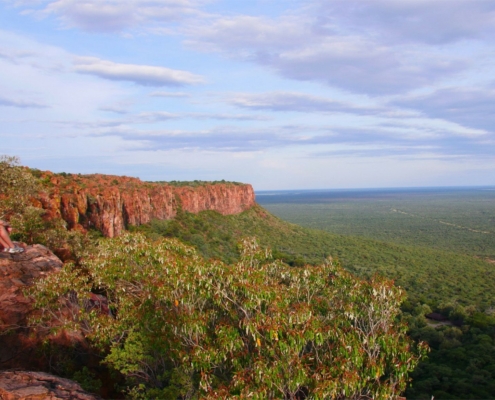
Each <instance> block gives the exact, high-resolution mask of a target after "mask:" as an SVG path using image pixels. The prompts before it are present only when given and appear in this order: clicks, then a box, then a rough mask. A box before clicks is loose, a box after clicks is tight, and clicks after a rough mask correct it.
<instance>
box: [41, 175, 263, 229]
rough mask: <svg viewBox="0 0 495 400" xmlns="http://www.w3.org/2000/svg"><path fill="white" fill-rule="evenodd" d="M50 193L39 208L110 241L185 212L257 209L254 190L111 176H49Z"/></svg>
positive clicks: (209, 184)
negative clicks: (129, 229)
mask: <svg viewBox="0 0 495 400" xmlns="http://www.w3.org/2000/svg"><path fill="white" fill-rule="evenodd" d="M44 181H45V183H46V187H47V191H46V193H43V194H42V195H41V196H40V204H39V206H41V207H43V208H44V209H45V210H47V211H48V215H49V216H60V217H62V218H63V219H64V220H65V221H66V222H67V223H68V227H69V228H70V229H84V230H87V229H91V228H94V229H97V230H100V231H101V232H102V233H103V234H104V235H105V236H108V237H113V236H117V235H119V234H121V233H122V231H124V230H125V229H126V227H128V226H129V225H141V224H145V223H148V222H150V221H151V220H152V219H161V220H167V219H172V218H174V217H175V215H176V214H177V212H178V210H179V209H182V210H184V211H188V212H191V213H198V212H201V211H206V210H214V211H217V212H219V213H221V214H223V215H230V214H237V213H240V212H242V211H245V210H247V209H249V208H251V207H252V206H254V205H255V195H254V191H253V188H252V187H251V185H245V184H237V183H228V182H225V183H202V184H199V185H194V186H174V185H170V184H167V183H151V182H143V181H141V180H139V179H137V178H129V177H120V176H111V175H98V174H97V175H65V176H64V175H60V174H58V175H56V174H52V173H45V175H44Z"/></svg>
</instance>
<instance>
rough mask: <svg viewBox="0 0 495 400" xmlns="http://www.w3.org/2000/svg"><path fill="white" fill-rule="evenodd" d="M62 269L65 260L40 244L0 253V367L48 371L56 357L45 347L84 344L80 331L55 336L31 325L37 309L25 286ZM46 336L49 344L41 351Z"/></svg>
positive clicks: (48, 330) (65, 346)
mask: <svg viewBox="0 0 495 400" xmlns="http://www.w3.org/2000/svg"><path fill="white" fill-rule="evenodd" d="M61 268H62V261H60V259H58V258H57V257H56V256H55V255H54V254H53V253H52V252H51V251H50V250H48V249H47V248H46V247H44V246H41V245H34V246H27V247H26V250H25V252H24V253H19V254H7V253H1V252H0V369H7V368H10V369H12V368H16V369H17V368H20V369H27V370H47V369H48V368H49V366H50V364H51V363H52V362H53V361H54V360H53V354H51V353H50V352H49V351H48V352H47V350H46V349H53V348H55V346H56V347H58V348H68V347H71V348H73V347H74V345H82V346H85V343H83V338H82V336H81V335H78V333H77V332H71V333H70V334H69V333H67V332H60V333H59V334H57V335H53V334H52V333H51V332H50V329H48V328H50V327H48V328H47V329H46V330H44V331H40V330H37V331H36V332H35V331H33V330H32V329H31V328H30V327H29V318H30V317H31V316H34V313H35V312H36V311H35V310H34V309H33V300H32V299H30V298H29V297H27V296H26V294H25V291H26V289H28V288H29V287H30V286H31V285H32V283H33V281H34V280H35V279H37V278H41V277H43V276H46V275H48V274H53V273H57V272H59V271H60V270H61ZM46 339H48V340H49V343H50V346H48V347H46V346H45V350H44V351H40V350H41V349H42V346H41V344H42V342H43V341H44V340H46ZM0 398H1V397H0Z"/></svg>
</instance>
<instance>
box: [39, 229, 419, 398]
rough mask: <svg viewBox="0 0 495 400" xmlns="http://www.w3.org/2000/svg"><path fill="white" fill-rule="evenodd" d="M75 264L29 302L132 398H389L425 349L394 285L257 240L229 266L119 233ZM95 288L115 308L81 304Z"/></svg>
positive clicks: (170, 244)
mask: <svg viewBox="0 0 495 400" xmlns="http://www.w3.org/2000/svg"><path fill="white" fill-rule="evenodd" d="M81 267H82V268H74V267H71V266H66V267H65V268H64V269H63V270H62V272H61V273H59V274H54V275H51V276H49V277H46V278H45V279H43V280H41V281H39V282H38V284H37V285H36V287H35V288H34V289H33V291H32V294H33V296H34V297H35V299H36V304H37V306H38V307H39V308H40V309H42V310H44V311H45V313H44V315H45V316H46V318H48V319H51V318H53V315H58V316H59V318H60V319H61V320H63V322H64V326H65V327H66V328H67V327H69V328H71V329H78V330H81V331H82V332H83V333H84V335H85V336H86V337H87V338H88V339H89V340H90V341H91V342H92V343H94V345H95V346H98V347H99V348H101V349H102V351H104V354H105V363H107V364H108V365H110V366H111V367H112V368H114V369H116V370H117V371H119V372H121V373H122V374H123V375H125V376H126V377H127V379H128V384H129V385H130V388H131V389H130V391H129V394H130V395H132V396H133V397H135V398H139V397H143V398H146V397H147V398H149V397H153V396H154V397H158V398H181V399H193V398H211V399H218V398H236V397H238V398H247V397H250V398H253V399H256V398H257V399H267V398H287V399H301V398H312V399H327V398H334V399H340V398H342V399H343V398H355V399H357V398H373V399H379V398H383V399H384V398H394V397H395V396H397V395H399V394H400V393H401V392H403V391H404V390H405V388H406V385H407V383H408V374H409V372H411V371H412V370H413V369H414V367H415V366H416V365H417V363H418V360H419V359H420V358H421V357H422V356H423V355H424V353H425V347H424V346H423V345H422V344H420V345H419V346H415V345H414V344H413V342H412V341H411V340H410V339H409V338H408V337H407V336H406V326H405V324H403V323H402V322H400V318H399V317H400V311H399V306H400V303H401V301H402V300H403V298H404V293H403V291H402V290H401V289H399V288H397V287H395V286H394V285H393V283H392V282H391V281H388V280H384V279H381V278H378V277H377V278H373V279H371V280H370V281H363V280H359V279H357V278H355V277H354V276H352V275H351V274H350V273H348V272H346V271H345V270H344V269H342V268H341V267H340V266H339V264H338V263H336V262H335V261H333V260H331V259H328V260H327V262H326V263H324V264H322V265H320V266H305V267H297V268H294V267H290V266H288V265H286V264H284V263H282V262H280V261H273V260H272V259H271V255H270V252H269V251H268V250H263V249H261V248H260V247H259V246H258V244H257V243H256V241H255V240H254V239H245V240H244V241H243V243H242V246H241V259H240V261H239V262H237V263H235V264H230V265H229V264H225V263H223V262H221V261H215V260H210V261H206V260H205V259H203V258H202V257H201V256H199V255H198V254H197V253H196V251H195V250H194V249H193V248H191V247H188V246H186V245H184V244H182V243H180V242H179V241H177V240H175V239H160V240H157V241H155V242H150V241H149V240H147V239H146V238H145V236H143V235H141V234H125V235H123V236H121V237H118V238H113V239H102V240H101V241H100V243H99V246H98V248H97V250H96V251H95V252H94V253H93V254H91V255H89V254H88V255H87V257H86V258H84V259H83V261H82V265H81ZM92 292H95V293H99V294H103V295H104V296H106V298H107V299H108V306H109V309H110V312H102V311H101V309H98V308H94V307H87V304H88V299H90V298H91V296H92V295H91V293H92ZM62 304H64V305H65V306H67V305H68V306H69V307H72V308H73V309H74V308H75V309H77V310H78V312H77V313H60V312H59V311H58V310H59V309H60V308H61V305H62ZM57 312H58V313H59V314H57ZM69 316H71V317H70V318H69ZM39 322H40V323H41V321H39Z"/></svg>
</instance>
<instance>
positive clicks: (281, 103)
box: [226, 91, 386, 115]
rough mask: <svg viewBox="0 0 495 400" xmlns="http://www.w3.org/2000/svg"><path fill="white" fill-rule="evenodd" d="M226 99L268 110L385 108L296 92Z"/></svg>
mask: <svg viewBox="0 0 495 400" xmlns="http://www.w3.org/2000/svg"><path fill="white" fill-rule="evenodd" d="M226 101H227V102H228V103H230V104H233V105H235V106H238V107H242V108H248V109H255V110H270V111H298V112H319V113H321V112H323V113H339V112H341V113H354V114H361V115H369V114H379V113H380V112H385V110H386V109H385V108H383V107H378V106H361V105H357V104H355V103H350V102H344V101H342V100H333V99H329V98H326V97H322V96H314V95H309V94H304V93H298V92H285V91H278V92H267V93H259V94H254V93H234V94H232V95H230V96H229V97H227V99H226Z"/></svg>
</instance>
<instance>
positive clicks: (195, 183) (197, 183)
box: [153, 179, 243, 187]
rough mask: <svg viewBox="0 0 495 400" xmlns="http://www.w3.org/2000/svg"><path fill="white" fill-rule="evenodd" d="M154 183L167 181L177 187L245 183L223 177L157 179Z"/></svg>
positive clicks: (166, 182)
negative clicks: (213, 178)
mask: <svg viewBox="0 0 495 400" xmlns="http://www.w3.org/2000/svg"><path fill="white" fill-rule="evenodd" d="M153 183H165V184H167V185H171V186H177V187H185V186H189V187H198V186H207V185H218V184H226V185H243V183H240V182H233V181H226V180H225V179H222V180H220V181H201V180H194V181H156V182H153Z"/></svg>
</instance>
